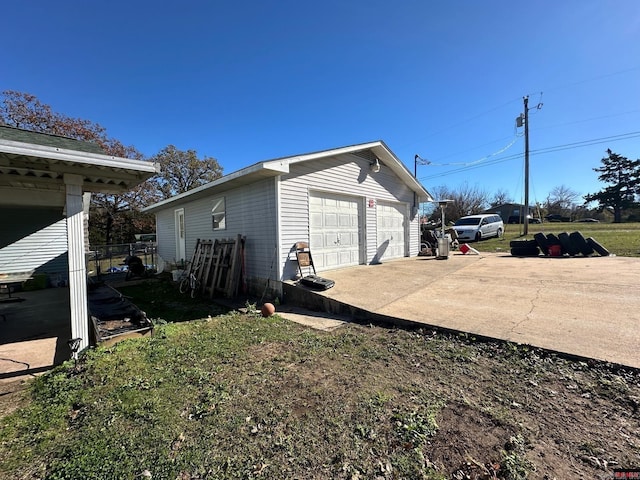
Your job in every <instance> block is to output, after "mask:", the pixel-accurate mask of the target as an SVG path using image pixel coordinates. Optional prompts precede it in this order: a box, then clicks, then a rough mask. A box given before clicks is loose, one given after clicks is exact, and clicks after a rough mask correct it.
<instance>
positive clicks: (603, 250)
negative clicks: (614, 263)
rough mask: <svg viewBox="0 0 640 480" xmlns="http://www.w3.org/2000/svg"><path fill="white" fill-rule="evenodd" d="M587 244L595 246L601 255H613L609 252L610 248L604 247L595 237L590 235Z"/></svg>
mask: <svg viewBox="0 0 640 480" xmlns="http://www.w3.org/2000/svg"><path fill="white" fill-rule="evenodd" d="M587 245H589V246H590V247H591V248H593V249H594V250H595V251H596V252H598V255H600V256H601V257H608V256H609V255H611V254H610V253H609V250H607V249H606V248H604V247H603V246H602V245H601V244H600V243H598V242H597V241H596V240H595V239H594V238H593V237H589V238H587Z"/></svg>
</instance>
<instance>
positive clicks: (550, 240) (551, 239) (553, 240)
mask: <svg viewBox="0 0 640 480" xmlns="http://www.w3.org/2000/svg"><path fill="white" fill-rule="evenodd" d="M549 245H561V246H562V243H560V239H559V238H558V237H556V236H555V235H554V234H553V233H550V234H549V235H547V246H549Z"/></svg>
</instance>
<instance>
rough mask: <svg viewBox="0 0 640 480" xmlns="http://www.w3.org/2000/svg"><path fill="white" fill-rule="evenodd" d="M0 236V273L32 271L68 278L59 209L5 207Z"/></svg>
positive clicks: (65, 242) (62, 225) (64, 234)
mask: <svg viewBox="0 0 640 480" xmlns="http://www.w3.org/2000/svg"><path fill="white" fill-rule="evenodd" d="M1 216H2V221H3V223H4V224H5V225H11V228H5V229H2V230H1V233H0V273H17V272H28V271H32V270H34V271H35V272H36V273H46V274H49V275H50V276H54V275H55V276H60V277H61V279H65V278H67V276H68V257H67V250H68V248H67V224H66V219H65V218H64V217H63V216H62V212H61V211H60V209H37V208H5V209H2V215H1Z"/></svg>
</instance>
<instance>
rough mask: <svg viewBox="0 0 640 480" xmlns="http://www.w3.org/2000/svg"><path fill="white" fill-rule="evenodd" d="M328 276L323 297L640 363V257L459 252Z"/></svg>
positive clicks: (424, 321)
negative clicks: (329, 284) (444, 257)
mask: <svg viewBox="0 0 640 480" xmlns="http://www.w3.org/2000/svg"><path fill="white" fill-rule="evenodd" d="M321 275H322V276H324V277H326V278H330V279H332V280H334V281H335V282H336V284H335V287H333V288H332V289H330V290H326V291H324V292H314V293H315V294H316V295H320V296H323V297H325V298H326V299H331V300H333V301H335V302H339V303H340V304H343V305H345V304H346V305H350V306H352V308H355V309H359V310H364V311H368V312H371V313H372V314H374V315H380V316H388V317H392V318H397V319H400V320H405V321H408V322H415V323H418V324H424V325H431V326H435V327H442V328H446V329H452V330H458V331H462V332H468V333H471V334H476V335H481V336H486V337H492V338H496V339H501V340H508V341H512V342H517V343H521V344H528V345H533V346H536V347H541V348H545V349H548V350H553V351H557V352H561V353H565V354H569V355H576V356H581V357H587V358H594V359H598V360H604V361H608V362H613V363H618V364H622V365H627V366H631V367H635V368H640V353H639V347H638V346H639V345H640V328H639V327H640V288H639V286H638V280H639V279H640V258H627V257H615V256H611V257H573V258H571V257H560V258H558V257H553V258H552V257H542V256H540V257H535V258H519V257H513V256H511V255H509V254H505V253H495V254H491V253H482V254H481V255H469V254H467V255H463V254H461V253H458V252H455V253H453V254H452V255H451V256H450V257H449V259H447V260H437V259H435V258H434V257H412V258H405V259H400V260H394V261H389V262H386V263H383V264H379V265H362V266H357V267H351V268H345V269H339V270H332V271H325V272H322V274H321ZM298 288H300V287H298Z"/></svg>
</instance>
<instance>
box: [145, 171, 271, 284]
mask: <svg viewBox="0 0 640 480" xmlns="http://www.w3.org/2000/svg"><path fill="white" fill-rule="evenodd" d="M220 196H224V198H225V210H226V217H225V222H226V228H225V229H224V230H213V226H212V222H211V208H212V206H213V199H214V198H218V197H220ZM275 205H276V202H275V180H274V179H273V178H269V179H265V180H260V181H258V182H256V183H253V184H251V185H250V186H247V187H243V188H236V189H232V190H227V191H225V192H220V193H216V194H212V195H211V196H210V197H205V198H201V199H197V200H194V201H192V202H187V203H182V204H180V205H179V206H175V207H174V206H171V207H168V208H167V209H165V210H161V211H159V212H157V214H156V222H157V227H156V228H157V231H156V233H157V235H158V237H157V238H158V253H159V254H160V256H162V257H163V258H164V259H165V260H168V261H170V262H172V261H174V258H173V257H174V256H175V253H172V252H175V222H174V217H173V212H174V210H175V209H176V208H184V215H185V233H186V243H187V245H186V247H187V259H191V257H192V256H193V251H194V248H195V245H196V242H197V240H198V239H202V240H215V239H222V238H235V237H236V236H237V235H238V234H240V235H243V236H245V237H246V243H245V272H246V275H247V277H258V278H264V279H266V278H268V276H269V272H270V270H273V271H272V272H271V273H272V279H275V278H276V277H275V274H276V271H277V270H276V267H277V265H275V264H274V266H273V269H272V268H271V264H272V260H273V257H274V252H275V248H276V243H277V242H276V226H277V219H276V207H275ZM167 254H168V255H170V256H169V257H168V258H166V257H165V255H167Z"/></svg>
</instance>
